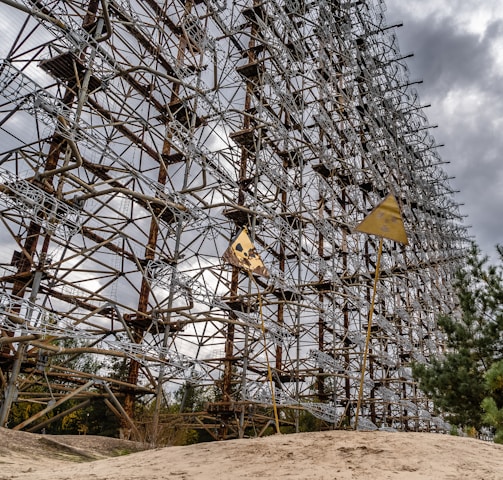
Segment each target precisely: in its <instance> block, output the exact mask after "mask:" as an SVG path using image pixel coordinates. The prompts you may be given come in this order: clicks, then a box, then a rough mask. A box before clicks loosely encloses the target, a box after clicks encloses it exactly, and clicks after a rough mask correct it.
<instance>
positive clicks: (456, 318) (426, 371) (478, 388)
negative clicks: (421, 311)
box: [413, 245, 503, 429]
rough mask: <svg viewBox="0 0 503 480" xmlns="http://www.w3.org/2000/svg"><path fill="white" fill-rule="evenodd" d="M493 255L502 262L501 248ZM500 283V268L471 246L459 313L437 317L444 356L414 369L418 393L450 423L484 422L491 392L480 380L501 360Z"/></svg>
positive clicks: (459, 281)
mask: <svg viewBox="0 0 503 480" xmlns="http://www.w3.org/2000/svg"><path fill="white" fill-rule="evenodd" d="M497 251H498V254H499V257H500V261H501V259H502V258H503V249H502V248H501V247H497ZM502 280H503V279H502V269H501V265H498V266H494V265H488V258H487V257H481V254H480V250H479V249H478V247H477V246H476V245H472V248H471V249H470V252H469V255H468V256H467V260H466V264H465V266H464V267H463V268H462V269H461V270H460V271H459V272H458V274H457V278H456V282H455V285H454V286H455V289H456V293H457V297H458V299H459V315H456V314H453V315H452V316H442V317H440V318H439V319H438V325H439V327H440V328H441V330H443V331H444V332H445V336H446V351H445V354H444V355H443V356H441V357H437V358H433V359H432V360H431V361H430V363H429V364H426V365H423V364H415V365H413V374H414V376H415V377H416V379H418V380H419V384H420V387H421V389H422V390H423V391H424V392H425V393H426V394H427V395H428V396H429V397H430V398H431V399H432V400H433V401H434V402H435V405H436V406H437V407H438V408H439V409H440V410H442V411H443V412H445V413H447V414H448V415H447V417H448V419H449V420H450V421H451V422H452V423H454V424H461V425H464V426H466V427H475V428H476V429H479V428H480V427H481V426H482V425H483V424H484V423H485V422H486V420H485V419H484V414H483V410H482V408H481V403H482V401H483V399H484V398H485V397H486V396H487V395H488V393H489V390H488V385H487V382H486V381H485V378H484V376H485V374H486V372H487V371H488V370H489V368H490V367H491V365H492V364H493V363H494V362H495V361H497V360H499V359H501V358H503V342H502V338H503V311H502V306H503V281H502Z"/></svg>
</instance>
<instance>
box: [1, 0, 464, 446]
mask: <svg viewBox="0 0 503 480" xmlns="http://www.w3.org/2000/svg"><path fill="white" fill-rule="evenodd" d="M1 3H3V5H1V7H2V10H3V11H5V12H6V14H7V15H8V18H10V19H12V22H11V25H10V27H9V28H10V30H9V34H8V42H5V45H3V46H2V60H1V64H0V101H1V109H0V135H1V138H2V143H1V147H0V149H1V153H0V159H1V165H0V169H1V170H0V178H1V186H0V202H1V203H0V204H1V215H0V220H1V232H2V236H1V239H2V253H1V255H2V256H1V259H0V261H1V262H2V272H1V277H0V279H1V285H2V293H1V298H0V309H1V316H0V328H1V329H2V337H1V340H0V341H1V357H0V366H1V369H2V370H1V372H2V376H1V378H0V385H1V387H2V392H3V407H2V409H1V413H2V415H1V420H2V424H5V422H6V419H7V415H8V413H9V409H10V406H11V405H12V402H14V401H23V400H27V399H28V400H30V401H34V400H36V401H39V402H44V401H46V400H48V399H45V400H44V398H42V397H43V396H41V398H37V399H34V398H33V397H32V395H33V394H32V393H30V392H31V391H30V386H33V385H34V384H37V382H38V383H40V382H41V383H43V382H45V381H47V382H48V383H49V384H52V383H53V382H55V381H56V380H57V379H61V378H64V379H65V382H66V390H65V391H60V392H59V393H58V395H59V398H58V401H60V402H64V401H65V400H66V399H68V398H73V397H74V396H78V397H79V398H80V397H83V398H84V399H85V397H86V395H87V394H88V392H89V388H90V387H91V386H92V388H93V395H96V391H98V392H99V394H101V395H103V396H104V397H105V398H107V400H108V402H109V403H111V404H112V406H113V408H114V409H115V412H116V413H117V414H118V415H120V416H121V418H122V420H123V424H124V426H126V427H128V428H130V429H133V430H134V429H135V428H136V427H135V422H134V414H133V412H134V404H135V402H136V400H137V399H138V398H140V397H141V398H144V399H147V400H151V401H153V402H156V409H155V412H156V414H155V418H154V422H155V423H158V422H159V421H162V418H161V419H160V418H159V413H160V411H161V410H160V408H161V405H162V404H163V401H164V394H165V392H166V391H169V390H170V389H171V390H173V389H175V388H177V387H176V386H177V385H181V384H184V383H186V382H189V383H193V384H196V385H201V386H207V387H208V388H210V387H214V386H215V385H216V386H217V387H218V388H217V389H218V392H219V394H218V395H217V398H218V401H217V399H216V398H215V399H214V401H212V402H210V403H209V405H208V408H207V410H206V411H205V412H193V413H192V416H193V417H198V416H199V417H200V418H203V417H204V418H206V419H207V418H210V419H214V420H216V421H218V425H219V426H218V427H215V428H213V427H211V428H210V427H207V428H208V429H209V430H211V431H212V433H213V435H214V436H215V437H216V438H228V437H232V436H242V435H244V432H245V429H246V427H247V425H249V424H250V422H251V423H253V424H260V425H262V426H263V425H266V424H267V422H268V421H270V419H271V418H272V409H271V406H272V404H271V402H272V400H271V398H272V393H273V392H272V391H271V386H270V384H269V382H268V381H267V363H266V359H268V360H269V363H270V367H271V370H272V373H273V383H274V393H275V396H276V400H277V402H278V406H279V408H280V411H281V412H283V413H282V415H281V416H280V417H281V420H282V421H283V422H284V423H285V424H286V423H288V422H293V423H295V422H296V420H295V418H297V421H298V416H297V417H296V416H295V415H293V416H289V415H286V413H285V412H288V411H290V410H292V411H293V412H298V411H300V410H307V411H309V412H311V413H312V414H313V415H315V416H317V417H318V418H320V419H322V420H323V421H325V422H326V423H327V425H330V426H335V427H340V426H343V425H350V424H351V423H352V420H353V415H354V409H355V406H356V400H357V396H358V382H359V377H360V370H361V365H362V351H363V350H362V349H363V343H364V338H365V329H366V326H367V325H366V323H367V316H368V313H369V305H370V295H371V292H372V279H373V276H374V273H375V266H376V265H375V264H376V255H377V244H378V241H377V240H375V239H373V238H372V237H370V236H365V235H362V234H357V233H354V232H353V227H354V226H355V225H356V224H357V223H358V222H359V221H360V220H361V219H362V218H363V217H364V216H365V215H366V213H367V212H369V211H370V210H371V209H372V208H373V207H374V206H375V205H377V204H378V203H379V202H380V200H381V199H382V198H384V197H385V196H386V195H387V194H388V193H390V192H391V193H393V194H394V195H395V197H396V198H397V199H398V201H399V203H400V206H401V209H402V213H403V216H404V219H405V224H406V229H407V233H408V236H409V243H410V245H409V246H407V247H403V246H401V245H399V244H395V243H393V242H385V245H384V250H383V256H382V271H381V282H380V286H379V291H378V296H377V303H376V305H375V310H374V322H375V327H374V328H373V334H372V339H371V344H370V350H369V361H368V363H367V371H366V374H365V389H364V398H363V403H362V412H361V417H360V426H361V427H364V428H377V427H380V428H389V427H392V428H399V429H420V430H438V429H440V430H442V429H445V428H447V427H446V425H445V424H444V422H443V421H442V420H441V419H439V418H435V417H432V416H431V405H430V404H429V402H428V400H427V399H426V398H424V397H423V396H422V394H421V392H419V391H418V390H417V388H416V385H415V383H414V381H413V379H412V376H411V370H410V364H411V361H412V360H413V359H414V360H416V361H427V359H428V357H430V356H431V355H434V354H436V353H438V352H439V351H441V349H442V336H441V334H440V333H439V331H438V329H437V325H436V317H437V315H438V314H439V313H446V314H449V313H451V312H453V310H454V309H455V300H454V296H453V292H452V288H451V280H452V277H453V274H454V272H455V270H456V268H457V266H458V262H459V260H460V259H461V258H462V257H463V252H464V242H465V238H466V231H465V228H464V227H463V225H462V223H461V217H460V215H459V213H458V205H457V204H456V202H455V200H454V199H453V192H452V189H451V188H450V186H449V183H448V178H447V175H446V173H445V172H444V171H443V170H442V167H441V164H442V162H441V159H440V157H439V156H438V152H437V145H436V143H435V140H434V138H433V137H432V136H431V134H430V125H429V123H428V120H427V118H426V116H425V114H424V111H423V108H422V107H421V105H420V103H419V99H418V96H417V92H416V91H415V90H414V88H413V85H414V82H412V81H411V80H410V79H409V77H408V72H407V67H406V63H405V58H406V56H403V55H402V54H401V53H400V50H399V48H398V45H397V40H396V37H395V34H394V27H393V26H390V25H388V24H387V23H386V19H385V16H384V13H383V12H384V10H385V5H384V2H383V1H377V0H366V1H361V2H354V1H328V0H320V1H317V2H312V3H309V2H304V1H300V0H283V1H279V0H278V1H276V0H266V1H263V2H258V1H255V2H250V1H246V0H242V1H239V0H238V1H236V2H233V3H230V2H224V1H220V2H219V1H213V0H205V1H195V2H194V1H187V2H184V1H175V2H162V1H159V0H146V1H142V2H135V1H128V0H121V1H109V0H101V1H97V0H96V1H95V0H89V1H88V2H74V1H31V0H24V1H23V2H21V1H19V2H15V1H14V2H12V1H5V0H3V1H2V2H1ZM243 227H246V228H247V229H248V231H249V232H250V236H251V239H252V241H253V242H254V244H255V246H256V247H257V249H258V251H259V252H260V255H261V257H262V259H263V261H264V263H265V264H266V266H267V268H268V269H269V271H270V273H271V276H270V278H269V279H266V278H263V277H258V276H257V277H256V278H254V279H251V278H250V277H249V276H248V275H247V274H246V273H245V272H243V271H241V270H239V269H238V268H236V267H232V266H230V265H227V264H225V262H223V261H222V255H223V253H224V251H225V250H226V249H227V247H228V245H229V242H230V240H231V239H232V238H233V237H234V236H235V234H236V233H237V232H239V231H240V230H241V229H242V228H243ZM262 322H263V324H264V326H265V341H264V338H263V337H264V335H263V334H262V333H263V332H262ZM65 338H73V339H76V341H77V342H78V348H73V349H68V348H64V347H62V345H63V340H64V339H65ZM63 351H64V352H65V353H66V354H68V353H73V354H75V355H79V354H86V355H88V354H96V355H101V356H104V357H103V358H105V357H113V358H127V359H128V361H129V374H128V378H127V379H124V380H122V381H118V380H114V379H113V378H109V377H108V376H107V371H106V370H105V369H104V370H103V371H101V372H100V374H99V375H94V376H93V375H88V374H85V372H79V371H78V370H77V371H76V370H73V369H72V370H70V369H65V367H64V366H63V365H60V364H59V365H57V364H56V363H55V362H51V359H52V358H56V357H57V356H58V355H60V354H61V353H62V352H63ZM41 359H42V360H43V361H41ZM21 377H22V378H23V379H24V380H23V382H20V381H19V379H20V378H21ZM51 395H52V394H51ZM50 408H51V405H50V404H49V403H48V406H47V409H48V411H49V410H50ZM36 420H38V418H33V419H30V420H29V421H28V422H27V423H26V425H24V424H23V425H21V426H18V428H28V425H29V428H32V429H35V430H36V429H37V428H38V427H37V425H38V426H40V425H41V424H40V423H38V424H37V423H36ZM199 421H200V422H202V421H201V420H199Z"/></svg>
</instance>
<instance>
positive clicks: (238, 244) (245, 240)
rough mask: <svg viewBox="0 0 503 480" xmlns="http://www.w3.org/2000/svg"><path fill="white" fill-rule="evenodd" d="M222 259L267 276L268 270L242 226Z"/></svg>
mask: <svg viewBox="0 0 503 480" xmlns="http://www.w3.org/2000/svg"><path fill="white" fill-rule="evenodd" d="M222 259H223V260H224V262H227V263H230V264H231V265H234V266H235V267H238V268H242V269H243V270H246V271H248V272H251V273H254V274H256V275H262V276H263V277H266V278H269V272H268V270H267V268H265V265H264V263H263V262H262V259H261V258H260V255H259V254H258V253H257V250H256V248H255V245H253V243H252V241H251V240H250V237H249V236H248V231H247V230H246V228H243V229H242V230H241V231H240V232H239V234H238V235H237V236H236V238H235V239H234V240H233V241H232V242H231V244H230V245H229V248H227V250H226V251H225V252H224V254H223V256H222Z"/></svg>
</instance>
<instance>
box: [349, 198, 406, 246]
mask: <svg viewBox="0 0 503 480" xmlns="http://www.w3.org/2000/svg"><path fill="white" fill-rule="evenodd" d="M355 230H356V231H358V232H363V233H370V234H372V235H378V236H379V237H383V238H388V239H389V240H394V241H395V242H399V243H403V244H404V245H408V244H409V241H408V239H407V233H406V232H405V226H404V224H403V219H402V214H401V212H400V207H399V206H398V202H397V201H396V198H395V197H394V196H393V195H392V194H391V193H390V194H389V195H388V196H387V197H386V198H385V199H384V200H383V201H382V202H381V203H380V204H379V205H377V207H375V208H374V210H372V211H371V212H370V213H369V214H368V215H367V216H366V217H365V218H364V219H363V220H362V222H361V223H360V224H359V225H358V226H357V227H356V228H355Z"/></svg>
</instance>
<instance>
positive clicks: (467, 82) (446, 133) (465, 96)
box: [385, 0, 503, 258]
mask: <svg viewBox="0 0 503 480" xmlns="http://www.w3.org/2000/svg"><path fill="white" fill-rule="evenodd" d="M385 1H386V5H387V12H386V17H387V19H388V23H395V22H403V24H404V25H403V27H401V28H399V29H397V36H398V41H399V44H400V47H401V51H402V52H403V53H414V57H412V58H410V59H408V65H409V68H410V71H411V78H412V79H413V80H423V84H422V85H419V86H417V89H418V91H419V93H420V97H421V101H422V103H423V104H431V107H429V108H427V109H426V110H425V111H426V114H427V116H428V118H429V120H430V123H431V124H433V125H438V128H436V129H435V130H433V131H432V133H433V135H434V137H435V138H436V140H437V143H439V144H445V146H444V147H442V148H441V149H440V150H439V153H440V154H441V156H442V159H443V160H446V161H449V162H450V164H448V165H446V166H445V168H446V170H447V171H448V173H449V174H450V175H452V176H455V179H453V180H451V185H452V187H453V188H454V189H455V190H460V192H459V193H458V194H456V199H457V200H458V201H459V202H460V203H464V205H463V206H462V207H461V213H463V214H465V215H467V218H466V219H465V223H466V225H471V228H470V230H469V232H470V235H472V236H473V237H474V240H475V241H476V242H477V243H478V245H479V246H480V247H481V248H482V250H483V252H484V253H485V254H487V255H491V256H493V258H495V245H496V244H498V243H501V244H503V213H502V207H503V8H501V7H502V3H501V0H471V1H469V2H468V1H466V0H385Z"/></svg>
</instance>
